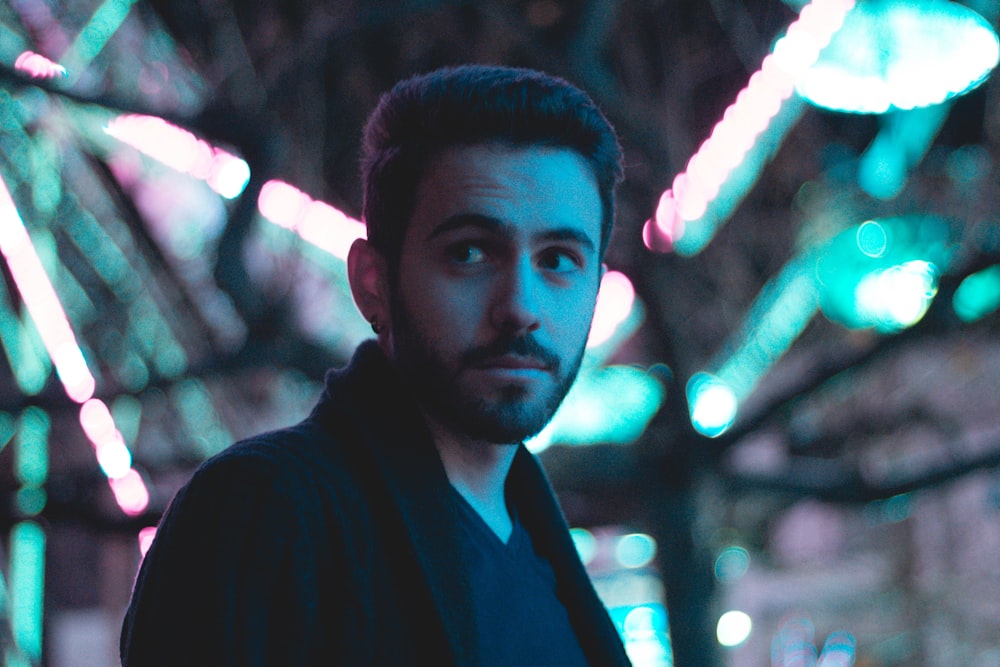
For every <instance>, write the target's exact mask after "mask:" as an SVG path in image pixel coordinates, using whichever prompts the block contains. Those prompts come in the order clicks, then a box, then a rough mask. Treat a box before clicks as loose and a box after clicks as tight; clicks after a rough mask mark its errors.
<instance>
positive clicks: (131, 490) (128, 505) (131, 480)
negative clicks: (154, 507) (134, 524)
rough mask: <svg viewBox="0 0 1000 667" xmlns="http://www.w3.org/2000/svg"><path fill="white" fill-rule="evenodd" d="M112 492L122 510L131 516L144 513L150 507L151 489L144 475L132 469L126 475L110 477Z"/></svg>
mask: <svg viewBox="0 0 1000 667" xmlns="http://www.w3.org/2000/svg"><path fill="white" fill-rule="evenodd" d="M108 483H109V484H110V485H111V492H112V493H114V494H115V500H116V501H117V502H118V506H119V507H121V508H122V511H123V512H125V514H128V515H129V516H136V515H138V514H142V513H143V512H144V511H146V508H147V507H149V491H148V490H147V489H146V483H145V482H143V481H142V476H141V475H139V473H137V472H136V471H135V470H134V469H130V470H129V471H128V472H127V473H126V474H125V475H124V476H122V477H118V478H113V479H109V480H108Z"/></svg>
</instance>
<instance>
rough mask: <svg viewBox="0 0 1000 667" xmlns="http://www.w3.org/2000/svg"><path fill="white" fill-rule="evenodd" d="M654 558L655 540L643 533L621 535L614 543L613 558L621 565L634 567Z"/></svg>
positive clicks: (641, 565) (648, 562)
mask: <svg viewBox="0 0 1000 667" xmlns="http://www.w3.org/2000/svg"><path fill="white" fill-rule="evenodd" d="M654 558H656V540H655V539H653V537H652V536H650V535H646V534H645V533H630V534H628V535H622V536H621V537H620V538H618V542H617V543H616V544H615V560H617V561H618V564H619V565H621V566H622V567H627V568H629V569H636V568H640V567H645V566H646V565H649V564H650V563H651V562H652V561H653V559H654Z"/></svg>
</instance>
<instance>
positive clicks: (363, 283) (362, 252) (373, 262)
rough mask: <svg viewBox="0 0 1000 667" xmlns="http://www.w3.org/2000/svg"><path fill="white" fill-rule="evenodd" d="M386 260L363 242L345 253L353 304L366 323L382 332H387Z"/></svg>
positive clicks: (358, 241)
mask: <svg viewBox="0 0 1000 667" xmlns="http://www.w3.org/2000/svg"><path fill="white" fill-rule="evenodd" d="M387 269H388V267H387V266H386V263H385V258H384V257H383V256H382V254H381V253H380V252H379V251H378V250H376V249H375V248H374V247H373V246H372V244H371V243H369V242H368V241H367V240H365V239H358V240H356V241H355V242H354V243H353V244H352V245H351V250H350V252H348V253H347V279H348V282H350V284H351V294H352V295H353V296H354V303H355V304H357V306H358V310H360V311H361V314H362V315H363V316H364V318H365V319H366V320H368V321H369V322H371V323H372V324H373V328H375V327H377V328H379V329H380V331H381V332H382V333H386V332H387V331H388V330H389V325H390V321H389V313H390V310H389V291H388V285H389V279H388V275H389V274H388V270H387Z"/></svg>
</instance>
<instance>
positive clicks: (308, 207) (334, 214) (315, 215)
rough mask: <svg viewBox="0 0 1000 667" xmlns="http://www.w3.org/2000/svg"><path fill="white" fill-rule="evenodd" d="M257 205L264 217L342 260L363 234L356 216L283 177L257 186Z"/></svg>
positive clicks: (365, 231) (363, 230)
mask: <svg viewBox="0 0 1000 667" xmlns="http://www.w3.org/2000/svg"><path fill="white" fill-rule="evenodd" d="M257 208H258V209H259V210H260V214H261V215H263V216H264V217H265V218H266V219H267V220H270V221H271V222H272V223H274V224H276V225H278V226H279V227H284V228H285V229H290V230H292V231H293V232H295V233H297V234H298V235H299V236H300V237H302V239H304V240H305V241H308V242H309V243H312V244H313V245H315V246H316V247H318V248H320V249H322V250H325V251H326V252H328V253H330V254H331V255H333V256H334V257H338V258H340V259H342V260H346V259H347V253H348V251H349V250H350V249H351V245H352V244H353V243H354V241H356V240H357V239H359V238H365V237H366V236H367V230H366V229H365V225H364V223H363V222H361V221H360V220H355V219H354V218H351V217H350V216H348V215H347V214H345V213H343V212H342V211H340V210H339V209H336V208H334V207H333V206H330V205H329V204H327V203H325V202H322V201H318V200H315V199H313V198H312V197H310V196H309V195H307V194H306V193H304V192H302V191H301V190H299V189H298V188H296V187H295V186H293V185H289V184H288V183H285V182H283V181H277V180H271V181H268V182H267V183H265V184H264V185H263V187H261V189H260V195H259V196H258V198H257Z"/></svg>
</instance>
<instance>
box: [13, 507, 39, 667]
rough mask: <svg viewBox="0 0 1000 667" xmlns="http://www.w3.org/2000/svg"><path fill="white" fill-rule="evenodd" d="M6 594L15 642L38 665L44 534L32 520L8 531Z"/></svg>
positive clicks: (32, 662)
mask: <svg viewBox="0 0 1000 667" xmlns="http://www.w3.org/2000/svg"><path fill="white" fill-rule="evenodd" d="M9 592H10V631H11V634H12V635H13V638H14V643H15V645H16V646H17V648H18V649H19V650H20V652H21V653H23V654H24V656H25V657H27V658H28V659H29V660H30V661H31V664H39V663H40V662H41V659H42V611H43V606H44V605H43V600H44V597H45V595H44V594H45V532H44V531H43V530H42V528H41V526H39V525H38V524H37V523H34V522H32V521H24V522H21V523H19V524H17V525H15V526H14V528H13V530H12V531H11V535H10V589H9Z"/></svg>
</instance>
